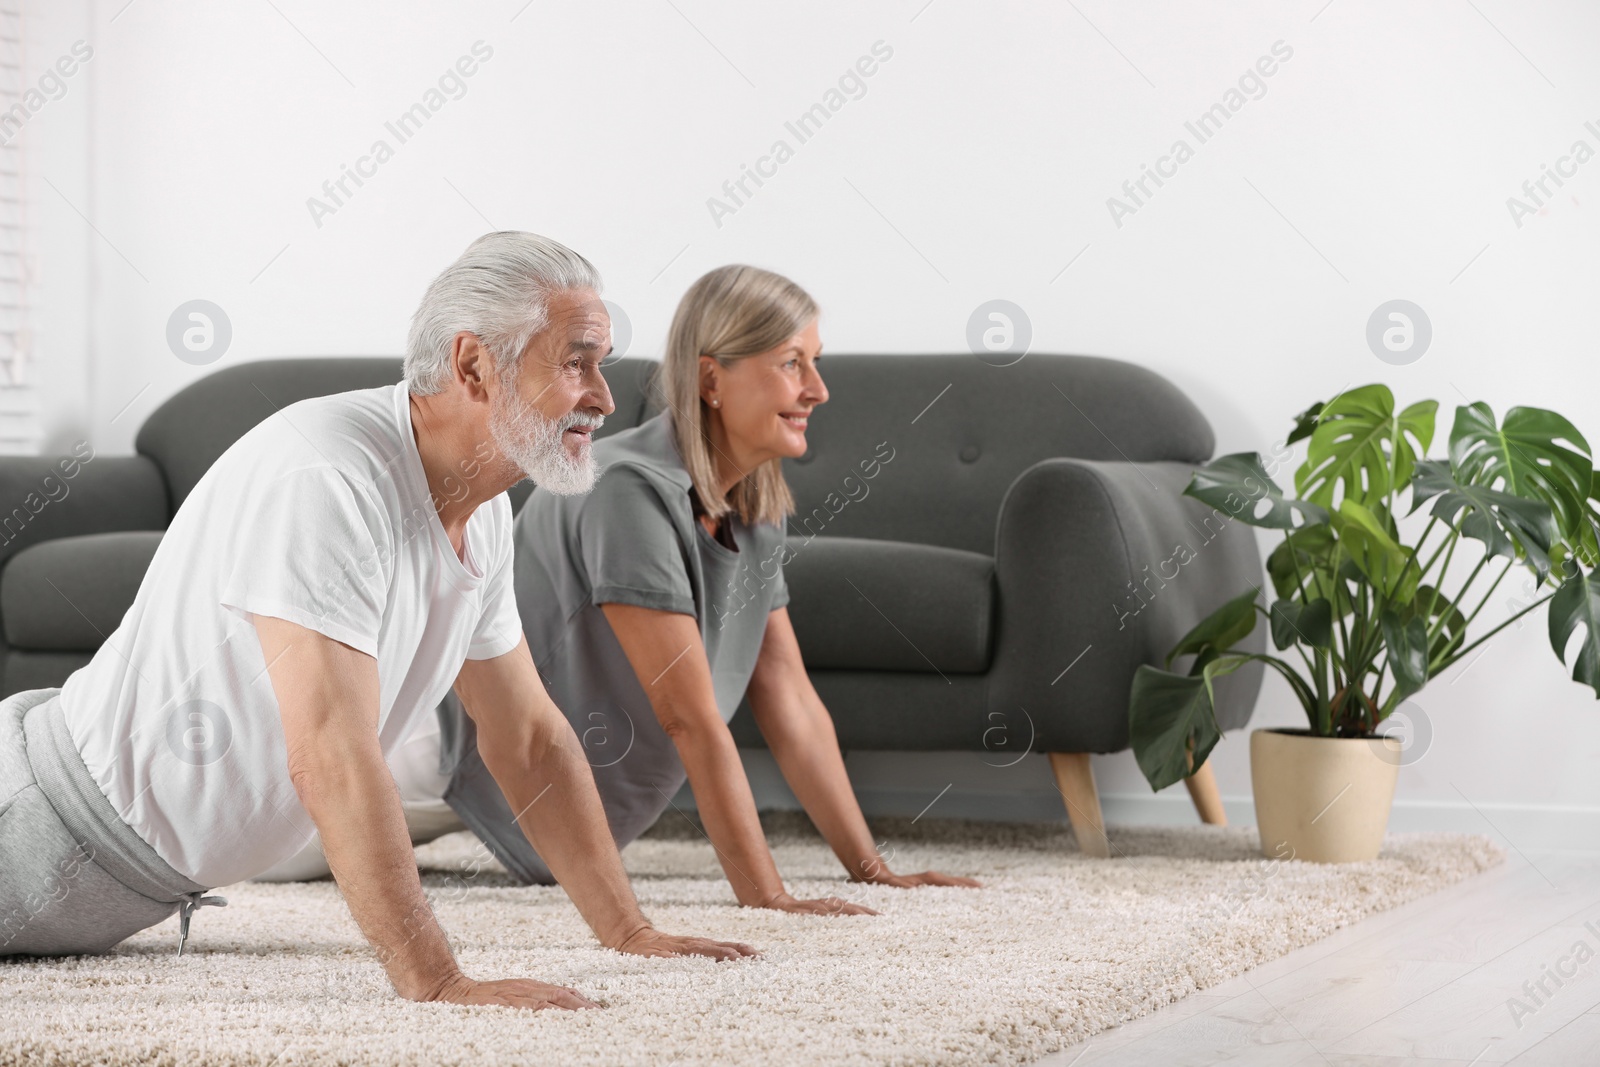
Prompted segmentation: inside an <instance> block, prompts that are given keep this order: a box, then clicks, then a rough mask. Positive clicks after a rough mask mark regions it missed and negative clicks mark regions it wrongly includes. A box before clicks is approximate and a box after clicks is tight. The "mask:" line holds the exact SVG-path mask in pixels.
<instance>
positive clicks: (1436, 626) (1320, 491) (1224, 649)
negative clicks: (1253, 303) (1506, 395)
mask: <svg viewBox="0 0 1600 1067" xmlns="http://www.w3.org/2000/svg"><path fill="white" fill-rule="evenodd" d="M1437 410H1438V403H1437V401H1433V400H1424V401H1419V402H1417V403H1415V404H1412V405H1411V406H1409V407H1407V408H1405V409H1404V410H1402V411H1398V412H1397V411H1396V410H1395V402H1394V396H1393V394H1392V393H1391V392H1390V391H1389V389H1388V387H1386V386H1384V385H1381V384H1379V385H1367V386H1363V387H1361V388H1359V389H1353V390H1349V391H1347V392H1344V393H1341V394H1340V395H1339V396H1338V397H1336V398H1335V399H1334V400H1332V401H1330V402H1329V403H1326V404H1323V403H1317V404H1313V405H1312V406H1311V407H1310V408H1308V409H1306V410H1305V411H1304V412H1302V413H1301V414H1300V415H1299V416H1298V418H1297V420H1296V423H1295V426H1294V429H1293V432H1291V433H1290V435H1289V437H1288V439H1287V443H1288V444H1293V443H1294V442H1296V441H1299V440H1303V439H1305V440H1308V444H1307V446H1306V458H1305V462H1304V463H1303V464H1302V465H1301V467H1300V468H1299V469H1298V470H1297V471H1296V472H1295V478H1294V486H1295V497H1294V498H1290V497H1287V496H1285V495H1284V493H1283V491H1282V490H1281V489H1280V488H1279V487H1278V485H1277V484H1276V483H1275V482H1274V481H1273V480H1272V477H1271V476H1270V474H1269V473H1268V471H1267V469H1266V468H1265V466H1264V465H1263V463H1262V459H1261V456H1260V454H1259V453H1237V454H1234V455H1228V456H1222V457H1220V458H1219V459H1216V460H1214V461H1212V462H1210V463H1208V464H1206V465H1205V466H1204V467H1201V468H1199V469H1198V470H1196V471H1195V473H1194V476H1193V478H1192V479H1191V480H1190V483H1189V485H1188V487H1187V488H1186V489H1185V490H1184V493H1185V495H1187V496H1192V497H1195V498H1197V499H1199V500H1201V501H1202V502H1204V503H1206V504H1210V505H1211V506H1213V507H1215V508H1218V509H1221V510H1222V511H1224V512H1225V513H1226V514H1227V515H1230V516H1232V517H1233V518H1235V519H1238V520H1239V521H1240V522H1245V523H1249V524H1250V525H1252V526H1260V527H1265V528H1267V529H1272V530H1280V531H1282V532H1283V540H1282V541H1281V542H1280V543H1279V544H1278V545H1277V547H1276V548H1275V549H1274V550H1273V551H1272V553H1271V555H1270V556H1269V557H1268V559H1267V573H1268V575H1269V577H1270V579H1271V586H1272V595H1270V596H1268V595H1265V594H1264V593H1263V591H1262V590H1260V589H1250V590H1248V591H1241V593H1240V595H1239V596H1238V597H1236V598H1235V599H1233V600H1230V601H1228V602H1227V603H1225V604H1223V605H1222V606H1221V607H1220V608H1218V609H1217V610H1216V611H1214V612H1212V613H1211V614H1210V615H1209V616H1207V617H1206V618H1205V619H1203V620H1202V621H1201V622H1200V623H1199V624H1198V625H1197V626H1195V627H1194V629H1192V630H1191V631H1189V633H1187V634H1186V635H1184V637H1183V638H1182V639H1181V640H1180V641H1179V642H1178V644H1177V645H1176V646H1175V647H1174V648H1173V649H1172V650H1171V652H1169V653H1168V654H1167V657H1166V661H1165V666H1166V668H1168V669H1160V668H1156V667H1152V666H1148V665H1146V666H1141V667H1140V668H1139V670H1138V672H1137V673H1136V675H1135V677H1134V682H1133V687H1132V693H1131V696H1130V709H1129V718H1130V739H1131V742H1132V747H1133V750H1134V753H1135V755H1136V757H1137V759H1138V762H1139V768H1140V770H1142V771H1143V772H1144V775H1145V777H1146V779H1148V780H1149V782H1150V785H1151V787H1152V788H1153V789H1157V790H1160V789H1163V788H1165V787H1166V786H1168V785H1171V784H1172V783H1173V782H1176V781H1178V780H1179V779H1181V778H1184V777H1186V776H1188V775H1189V774H1190V773H1191V772H1192V771H1193V769H1194V768H1195V767H1198V766H1200V765H1201V764H1202V763H1204V762H1205V759H1206V757H1207V756H1208V755H1209V754H1210V752H1211V750H1212V747H1213V746H1215V745H1216V743H1217V741H1218V740H1219V738H1220V736H1221V732H1220V731H1219V729H1218V727H1217V723H1216V719H1215V716H1214V715H1213V711H1212V708H1213V693H1212V683H1213V681H1214V680H1215V679H1216V678H1218V677H1219V676H1221V675H1225V674H1228V673H1230V672H1232V671H1235V670H1238V669H1239V668H1240V667H1241V666H1243V665H1244V664H1245V663H1247V662H1249V661H1251V660H1261V661H1263V662H1265V663H1266V664H1267V665H1268V666H1269V667H1271V668H1272V669H1273V670H1275V671H1277V672H1278V674H1279V675H1281V676H1282V677H1283V679H1284V681H1286V682H1287V683H1288V685H1289V688H1290V689H1291V690H1292V691H1293V693H1294V695H1295V697H1296V698H1297V699H1298V700H1299V701H1300V704H1301V706H1302V707H1303V708H1304V709H1305V713H1306V720H1307V728H1306V729H1304V730H1256V731H1254V733H1253V734H1252V736H1251V739H1250V766H1251V776H1252V779H1253V785H1254V791H1255V801H1256V820H1257V823H1258V825H1259V827H1260V831H1261V845H1262V850H1263V852H1265V853H1266V854H1267V855H1285V854H1286V853H1288V851H1289V850H1292V854H1293V855H1294V856H1297V857H1299V858H1302V859H1311V860H1319V861H1323V862H1343V861H1350V860H1358V859H1371V858H1373V857H1375V856H1376V855H1377V854H1378V849H1379V847H1380V846H1381V844H1382V839H1383V831H1384V827H1385V826H1386V825H1387V823H1388V817H1389V807H1390V804H1391V802H1392V801H1393V798H1394V785H1395V780H1396V778H1397V777H1398V773H1399V763H1400V745H1399V742H1398V740H1397V739H1396V738H1393V737H1386V736H1385V734H1384V724H1385V720H1387V719H1388V717H1389V716H1390V714H1391V713H1393V712H1394V711H1395V709H1396V708H1397V707H1398V706H1399V704H1400V702H1401V701H1403V700H1405V699H1406V698H1407V697H1410V696H1411V695H1412V694H1414V693H1416V692H1418V691H1419V690H1421V689H1422V688H1423V686H1425V685H1427V684H1428V681H1429V680H1430V679H1432V678H1435V677H1437V676H1438V675H1439V674H1440V673H1442V672H1443V671H1445V670H1447V669H1448V668H1449V667H1450V666H1451V665H1452V664H1454V663H1456V662H1457V661H1459V660H1460V659H1461V658H1462V657H1464V656H1467V655H1469V654H1471V653H1472V652H1473V650H1474V649H1476V648H1477V647H1478V646H1479V645H1481V644H1482V643H1483V642H1485V641H1487V640H1488V639H1489V638H1491V637H1493V636H1494V635H1495V634H1496V633H1498V632H1499V631H1501V630H1503V629H1505V627H1507V626H1508V625H1510V624H1511V623H1513V622H1515V621H1516V620H1517V619H1519V618H1521V617H1522V616H1523V615H1526V614H1527V613H1528V612H1530V611H1532V610H1534V609H1535V608H1537V607H1539V606H1540V605H1542V604H1546V603H1548V604H1549V633H1550V643H1551V646H1552V647H1553V648H1554V649H1555V653H1556V656H1557V657H1558V658H1559V659H1561V660H1562V661H1563V662H1564V661H1565V659H1566V650H1567V645H1568V643H1569V640H1570V639H1571V637H1572V635H1573V633H1574V632H1575V631H1576V630H1578V629H1579V628H1580V627H1581V628H1582V629H1583V630H1584V634H1583V639H1582V642H1581V646H1580V648H1579V649H1578V651H1577V653H1576V659H1575V662H1574V666H1573V672H1572V677H1573V679H1574V680H1575V681H1578V682H1582V683H1583V684H1585V685H1588V686H1590V687H1591V688H1593V689H1594V690H1595V692H1596V694H1597V695H1600V571H1596V570H1595V564H1596V560H1597V558H1600V542H1597V532H1600V511H1597V510H1596V504H1597V503H1600V480H1597V477H1596V472H1595V470H1594V466H1593V461H1592V458H1591V453H1590V450H1589V445H1588V443H1587V442H1586V441H1585V440H1584V438H1583V436H1582V435H1581V434H1579V433H1578V431H1577V430H1576V429H1575V428H1574V427H1573V426H1572V424H1571V423H1570V422H1568V421H1567V420H1566V419H1564V418H1562V417H1561V416H1560V415H1558V414H1556V413H1555V412H1553V411H1546V410H1542V409H1539V408H1524V407H1518V408H1512V409H1511V410H1510V411H1508V412H1507V413H1506V417H1505V421H1504V422H1503V423H1497V422H1496V420H1495V415H1494V412H1493V411H1492V410H1491V409H1490V408H1489V406H1488V405H1487V404H1485V403H1482V402H1479V403H1475V404H1466V405H1462V406H1460V407H1457V408H1456V412H1455V422H1454V424H1453V426H1452V427H1451V430H1450V441H1449V451H1448V456H1446V457H1443V458H1438V459H1429V458H1427V453H1428V449H1429V447H1430V446H1431V445H1432V443H1433V436H1434V417H1435V414H1436V413H1437ZM1425 507H1426V508H1427V509H1428V519H1427V522H1426V524H1425V525H1424V527H1423V529H1422V531H1421V533H1420V535H1419V536H1418V537H1417V538H1416V539H1415V541H1411V540H1409V539H1408V538H1407V537H1406V536H1404V535H1402V533H1401V531H1400V527H1399V521H1398V519H1399V517H1400V516H1402V515H1410V514H1413V513H1416V512H1418V511H1419V510H1421V509H1423V508H1425ZM1420 522H1421V520H1420V518H1419V519H1418V520H1417V523H1411V524H1408V526H1414V525H1416V524H1418V523H1420ZM1464 542H1473V543H1472V544H1470V545H1467V544H1464ZM1458 549H1459V550H1460V555H1461V558H1460V559H1459V560H1458V559H1457V555H1458ZM1452 564H1454V565H1455V566H1454V567H1453V566H1452ZM1517 567H1526V568H1527V569H1528V570H1529V571H1530V572H1531V573H1532V576H1533V582H1534V587H1535V590H1536V595H1535V596H1534V597H1533V598H1532V602H1531V603H1529V604H1527V605H1526V606H1523V607H1521V609H1520V610H1518V611H1516V612H1515V613H1514V614H1512V615H1511V616H1510V617H1509V618H1507V619H1505V620H1503V621H1501V622H1499V623H1498V624H1496V625H1494V626H1492V627H1488V628H1487V629H1484V628H1482V627H1479V628H1478V629H1483V632H1482V633H1480V634H1477V635H1476V636H1472V635H1469V630H1473V629H1474V626H1473V624H1474V622H1475V621H1476V620H1477V618H1478V615H1479V613H1480V612H1482V611H1483V609H1484V607H1485V605H1487V604H1488V603H1489V601H1490V598H1491V597H1492V596H1493V594H1494V591H1495V589H1496V588H1497V587H1498V586H1499V585H1500V583H1501V581H1503V580H1504V579H1505V577H1506V575H1507V574H1508V573H1510V572H1511V570H1512V569H1514V568H1517ZM1463 568H1468V571H1467V574H1466V577H1465V579H1464V580H1461V581H1460V582H1459V584H1456V582H1455V579H1456V577H1457V576H1458V574H1459V572H1460V570H1461V569H1463ZM1485 582H1487V587H1486V588H1484V583H1485ZM1267 601H1270V603H1267ZM1258 617H1259V619H1261V620H1265V622H1266V625H1267V626H1268V627H1269V628H1270V631H1271V635H1272V644H1273V646H1274V648H1275V649H1276V652H1277V653H1281V654H1277V655H1275V654H1272V652H1271V651H1269V652H1268V653H1266V654H1255V653H1248V652H1241V651H1234V647H1235V646H1236V645H1237V644H1238V643H1239V642H1240V641H1242V640H1243V639H1244V638H1245V636H1246V635H1248V634H1249V633H1251V631H1252V630H1254V628H1255V627H1256V625H1257V623H1258ZM1284 654H1292V655H1294V656H1295V657H1296V659H1297V660H1298V662H1292V661H1291V660H1290V659H1288V658H1286V655H1284ZM1186 656H1192V657H1193V659H1192V661H1191V662H1190V663H1189V665H1188V670H1187V672H1186V673H1182V674H1180V673H1176V672H1174V671H1173V670H1171V669H1170V668H1172V666H1173V661H1174V660H1177V659H1179V658H1180V657H1186Z"/></svg>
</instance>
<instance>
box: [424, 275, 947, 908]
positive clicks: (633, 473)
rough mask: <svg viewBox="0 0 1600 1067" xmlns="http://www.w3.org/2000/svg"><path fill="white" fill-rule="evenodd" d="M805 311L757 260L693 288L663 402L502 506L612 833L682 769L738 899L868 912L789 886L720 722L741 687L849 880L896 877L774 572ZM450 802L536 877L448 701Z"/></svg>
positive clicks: (539, 645)
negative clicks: (561, 483)
mask: <svg viewBox="0 0 1600 1067" xmlns="http://www.w3.org/2000/svg"><path fill="white" fill-rule="evenodd" d="M817 314H818V312H817V306H816V304H815V303H814V302H813V300H812V299H811V297H810V296H809V295H807V294H806V293H805V291H804V290H802V289H801V288H800V287H799V286H798V285H796V284H794V283H793V282H791V281H789V280H788V279H786V278H783V277H781V276H779V275H777V274H773V273H771V272H770V271H765V270H759V269H757V268H754V267H747V266H728V267H722V268H719V269H717V270H714V271H712V272H710V273H709V274H707V275H705V276H704V277H702V278H700V279H699V280H698V281H696V282H695V283H694V285H693V286H691V287H690V289H689V291H688V292H687V293H686V294H685V295H684V297H683V300H682V302H681V303H680V304H679V306H678V310H677V314H676V315H675V316H674V318H673V322H672V327H671V331H670V334H669V336H668V339H667V351H666V355H665V359H664V361H663V364H662V367H661V369H660V372H659V373H660V382H661V386H662V395H663V397H664V399H665V401H666V404H665V407H664V410H663V412H662V413H661V414H659V415H657V416H656V417H654V418H652V419H649V420H647V421H646V422H644V423H643V424H641V425H640V426H638V427H635V428H633V429H630V430H626V431H623V432H622V433H618V434H615V435H613V436H611V437H609V438H606V439H604V440H601V441H597V442H596V443H595V444H594V445H593V448H594V454H595V458H596V460H597V461H598V462H599V463H600V464H601V465H602V470H603V474H602V475H601V477H600V480H599V482H598V483H597V484H596V486H595V488H594V490H593V491H591V492H590V493H588V494H585V495H578V496H557V495H554V494H551V493H545V492H540V491H535V492H534V493H533V495H532V496H530V497H529V499H528V502H527V504H526V505H524V507H523V509H522V511H521V512H520V514H519V515H518V517H517V521H516V592H517V603H518V607H519V610H520V612H521V615H522V624H523V629H524V631H525V632H526V635H527V638H528V645H529V647H530V648H531V649H532V651H533V657H534V661H535V662H536V663H537V664H538V666H539V670H540V673H541V674H542V675H544V677H545V679H546V684H547V686H548V688H549V691H550V694H551V696H552V698H553V699H554V700H555V703H556V705H557V706H558V707H560V708H561V709H562V710H563V711H564V712H565V713H566V715H567V717H568V719H569V720H570V721H571V722H572V725H573V728H574V729H575V730H576V731H577V733H578V734H579V736H580V737H583V738H584V740H585V742H586V747H587V748H588V749H589V750H590V753H591V763H592V764H593V766H594V775H595V783H596V785H597V786H598V787H599V790H600V795H601V799H602V800H603V802H604V804H605V809H606V814H607V817H608V819H609V821H610V825H611V831H612V833H613V835H614V836H615V837H616V840H617V844H618V846H619V847H620V846H622V845H626V844H627V843H628V842H630V841H632V840H633V839H634V838H636V837H638V836H639V834H640V833H642V832H643V831H644V830H646V829H647V828H648V827H649V826H650V825H651V824H652V823H653V822H655V821H656V819H657V818H658V817H659V816H660V815H661V814H662V813H663V812H664V811H665V810H666V808H667V807H668V805H669V804H670V803H671V799H672V796H673V795H674V794H675V793H676V792H677V790H678V788H679V787H680V786H681V785H682V784H683V781H684V778H685V776H687V778H688V781H689V784H690V786H691V788H692V789H693V790H694V795H695V801H696V804H697V806H698V808H699V811H700V815H701V818H702V819H703V821H704V823H705V829H706V834H707V836H709V837H710V839H711V844H712V846H713V847H714V848H715V849H716V852H717V856H718V858H719V860H720V861H721V863H722V868H723V871H724V872H725V873H726V874H727V877H728V881H729V882H730V883H731V885H732V887H733V891H734V895H735V896H736V897H737V898H738V900H739V902H740V903H741V904H744V905H748V906H752V907H764V908H776V909H780V910H784V911H795V912H819V913H835V912H842V913H863V912H865V913H870V909H867V908H865V907H862V906H860V905H858V904H851V903H847V902H845V901H842V900H840V899H838V898H832V897H830V898H825V899H821V900H798V899H796V898H795V897H793V896H792V895H790V894H789V893H788V891H787V890H786V889H785V887H784V883H783V880H782V878H781V877H780V876H779V874H778V869H777V865H776V863H775V862H774V860H773V857H772V853H771V851H770V849H769V848H768V847H767V843H766V839H765V838H764V837H763V836H762V832H761V824H760V821H759V820H758V819H757V817H756V806H755V800H754V798H753V796H752V795H751V791H750V783H749V781H748V779H747V778H746V777H745V773H744V768H743V765H742V764H741V763H740V760H739V753H738V750H737V749H736V748H735V746H734V742H733V736H732V734H731V733H730V732H729V730H728V725H727V723H728V720H729V719H730V718H732V716H733V713H734V711H735V710H736V709H737V708H738V706H739V703H740V700H741V698H743V697H745V696H746V695H747V694H748V697H749V702H750V707H751V710H752V711H753V712H754V713H755V719H756V723H757V725H758V726H759V727H760V729H761V733H762V735H763V737H765V739H766V742H767V745H768V746H769V748H770V749H771V750H772V753H773V756H774V757H775V758H776V760H777V763H778V766H779V768H780V769H781V770H782V772H783V775H784V778H785V779H786V780H787V781H788V783H789V786H790V788H792V789H793V790H794V793H795V795H796V796H797V797H798V798H799V800H800V803H801V804H802V805H803V806H804V807H805V810H806V813H807V814H808V815H810V817H811V820H812V821H813V822H814V823H815V824H816V826H817V829H818V830H820V831H821V833H822V836H823V837H824V838H825V839H826V840H827V842H828V844H829V845H830V846H831V847H832V849H833V851H834V854H835V855H836V856H838V858H839V860H840V862H841V863H843V864H844V867H845V870H846V871H848V872H849V876H850V878H851V879H852V880H853V881H862V882H874V883H878V884H883V885H893V886H902V887H909V886H920V885H960V886H975V885H977V884H978V883H976V882H975V881H973V880H972V879H970V878H960V877H953V876H950V875H945V874H940V873H938V872H935V871H927V872H923V873H921V874H911V875H897V874H894V873H893V872H892V871H890V869H889V868H888V866H887V865H886V864H885V863H884V861H883V858H882V857H880V856H879V855H878V853H877V851H876V849H875V848H874V844H873V839H872V834H871V832H870V831H869V830H868V829H867V824H866V820H865V819H863V818H862V815H861V808H860V806H859V805H858V804H857V803H856V798H855V794H854V792H853V791H852V789H851V787H850V780H849V778H848V776H847V775H846V772H845V766H844V758H843V756H842V754H841V753H840V751H839V744H838V740H837V738H836V737H835V735H834V729H833V722H832V720H831V719H830V718H829V715H828V711H827V709H826V708H825V707H824V706H823V704H822V701H821V699H820V698H819V697H818V696H817V693H816V690H815V689H813V688H812V686H811V682H810V680H809V678H808V677H807V676H806V671H805V667H804V665H803V664H802V663H801V659H800V648H799V645H798V644H797V643H796V640H795V634H794V627H793V626H792V625H791V623H790V621H789V614H788V609H787V608H786V607H785V605H786V604H787V602H788V591H787V588H786V587H785V585H784V582H783V571H782V566H781V564H782V556H783V552H784V532H783V524H784V521H785V518H786V517H787V515H788V514H789V513H790V512H791V511H792V510H793V499H792V497H791V496H790V493H789V488H788V486H787V485H786V484H785V482H784V478H783V471H782V467H781V461H782V458H783V457H785V456H799V455H801V454H802V453H804V452H805V450H806V422H807V419H808V418H809V417H810V415H811V413H812V411H813V410H815V408H816V407H817V406H818V405H819V404H822V403H824V402H825V401H826V400H827V399H828V390H827V387H826V386H825V385H824V384H823V381H822V376H821V374H820V373H819V372H818V362H819V359H820V353H821V349H822V343H821V341H820V340H819V339H818V336H817ZM441 726H442V729H443V736H442V739H441V743H442V747H443V750H444V751H443V755H444V761H443V765H442V767H441V771H442V773H444V774H447V775H448V776H449V785H448V787H447V789H446V790H445V793H444V799H445V800H446V801H448V802H449V805H450V807H451V808H453V809H454V810H455V812H456V813H457V814H459V815H460V816H461V818H462V819H463V821H464V822H466V824H467V825H468V826H469V827H470V828H471V829H472V830H473V831H474V832H476V833H477V835H478V836H479V837H480V838H482V839H483V841H484V842H485V843H486V844H487V845H488V846H489V848H490V850H491V851H492V852H494V853H495V855H496V856H497V857H498V858H499V859H500V860H501V861H502V862H504V863H505V864H506V866H507V867H508V868H509V869H510V870H511V871H512V872H513V873H514V874H515V875H516V876H517V877H519V878H520V879H522V880H523V881H526V882H537V883H546V884H548V883H550V882H551V881H553V879H552V878H551V876H550V873H549V870H548V869H547V868H546V867H545V865H544V864H543V863H542V862H541V861H540V859H539V856H538V854H537V853H535V852H534V850H533V848H532V847H531V846H530V845H529V844H528V842H527V839H526V838H525V837H524V836H523V835H522V833H521V831H520V830H518V828H517V826H516V821H515V818H514V815H515V814H516V813H513V812H512V811H510V810H509V808H508V806H507V805H506V803H505V800H504V797H503V795H502V794H501V793H500V791H499V790H498V789H497V788H496V787H495V785H494V782H493V780H492V779H491V778H490V777H489V775H488V773H487V771H485V770H484V768H483V764H482V761H481V759H479V757H478V755H477V750H476V744H475V741H474V739H473V737H472V730H471V720H470V719H468V718H466V716H465V715H463V714H460V713H459V712H455V713H451V711H450V709H448V708H447V709H444V710H443V712H442V714H441Z"/></svg>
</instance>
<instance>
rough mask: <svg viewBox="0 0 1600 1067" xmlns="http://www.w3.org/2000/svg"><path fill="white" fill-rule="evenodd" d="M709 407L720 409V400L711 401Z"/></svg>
mask: <svg viewBox="0 0 1600 1067" xmlns="http://www.w3.org/2000/svg"><path fill="white" fill-rule="evenodd" d="M711 406H712V407H714V408H720V407H721V406H722V401H720V400H713V401H712V402H711Z"/></svg>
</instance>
